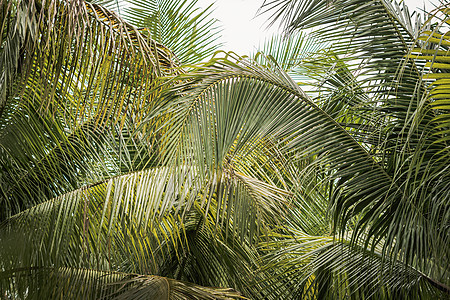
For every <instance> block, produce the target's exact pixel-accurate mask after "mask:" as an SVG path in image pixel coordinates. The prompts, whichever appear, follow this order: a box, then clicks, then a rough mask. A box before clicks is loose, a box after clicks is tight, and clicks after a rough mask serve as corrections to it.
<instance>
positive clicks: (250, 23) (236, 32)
mask: <svg viewBox="0 0 450 300" xmlns="http://www.w3.org/2000/svg"><path fill="white" fill-rule="evenodd" d="M405 1H406V4H407V5H408V7H409V8H410V10H411V9H412V8H416V7H420V8H423V5H424V3H426V7H427V8H432V7H433V6H431V5H430V4H429V1H428V0H426V1H423V0H405ZM212 2H215V5H214V6H213V7H214V8H215V9H214V11H213V12H212V17H214V18H216V19H218V20H219V21H220V25H221V26H222V41H224V43H225V45H224V47H222V49H223V50H226V51H234V52H236V53H238V54H240V55H245V54H251V53H254V52H255V50H256V48H257V47H258V45H260V44H262V43H263V42H264V39H265V38H268V37H270V36H271V35H272V34H274V33H276V32H280V30H278V27H277V26H272V27H270V28H267V27H268V25H269V23H268V22H267V18H268V16H269V13H268V14H263V15H261V16H256V15H257V12H258V9H259V8H260V7H261V5H262V3H263V2H264V1H263V0H215V1H214V0H199V1H198V5H199V7H201V8H206V7H208V6H209V5H210V4H211V3H212ZM435 2H437V0H435Z"/></svg>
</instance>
